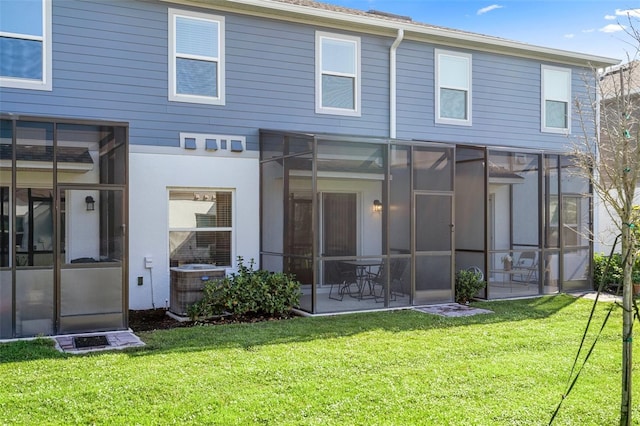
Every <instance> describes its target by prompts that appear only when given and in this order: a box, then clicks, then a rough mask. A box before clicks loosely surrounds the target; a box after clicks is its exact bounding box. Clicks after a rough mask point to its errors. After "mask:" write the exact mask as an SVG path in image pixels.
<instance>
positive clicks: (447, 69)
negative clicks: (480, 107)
mask: <svg viewBox="0 0 640 426" xmlns="http://www.w3.org/2000/svg"><path fill="white" fill-rule="evenodd" d="M435 59H436V66H435V78H436V89H435V100H436V123H441V124H459V125H465V126H470V125H471V55H469V54H466V53H459V52H451V51H447V50H440V49H436V50H435Z"/></svg>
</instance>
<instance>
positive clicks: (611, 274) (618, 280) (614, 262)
mask: <svg viewBox="0 0 640 426" xmlns="http://www.w3.org/2000/svg"><path fill="white" fill-rule="evenodd" d="M608 261H609V256H608V255H605V254H603V253H594V255H593V289H594V290H597V289H598V287H600V283H604V289H605V290H607V291H613V292H615V291H616V290H617V287H618V286H619V285H620V284H622V256H620V253H614V254H613V256H612V257H611V264H610V265H609V269H608V270H607V274H606V276H605V269H607V262H608ZM634 269H635V268H634Z"/></svg>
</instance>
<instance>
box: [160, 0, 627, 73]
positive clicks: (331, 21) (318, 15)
mask: <svg viewBox="0 0 640 426" xmlns="http://www.w3.org/2000/svg"><path fill="white" fill-rule="evenodd" d="M160 1H162V2H166V3H175V4H181V5H186V6H194V7H203V8H211V9H216V10H221V11H228V12H233V13H240V14H245V15H252V16H261V17H266V18H272V19H280V20H286V21H292V22H299V23H306V24H312V25H317V26H322V27H330V28H338V29H343V30H349V31H358V32H365V33H370V34H376V35H383V36H388V37H393V38H395V37H396V36H397V33H398V30H403V31H404V34H405V40H415V41H420V42H428V43H434V44H440V45H444V46H450V47H457V48H461V49H473V50H479V51H484V52H490V53H497V54H503V55H509V56H517V57H522V58H529V59H535V60H542V61H549V62H555V63H562V64H567V65H574V66H580V67H591V68H594V69H598V68H605V67H609V66H612V65H617V64H619V63H620V62H621V60H620V59H615V58H608V57H604V56H597V55H591V54H586V53H579V52H571V51H567V50H561V49H553V48H549V47H543V46H536V45H532V44H528V43H522V42H518V41H512V40H507V39H503V38H499V37H493V36H488V35H484V34H476V33H471V32H465V31H459V30H455V29H449V28H444V27H434V26H429V25H427V24H419V23H414V22H410V21H405V20H401V19H388V18H381V17H379V16H376V15H371V16H366V15H359V14H353V13H348V12H346V11H344V12H343V11H340V10H329V9H322V8H314V7H309V6H303V5H298V4H292V3H285V2H279V1H273V0H160ZM345 10H348V9H345Z"/></svg>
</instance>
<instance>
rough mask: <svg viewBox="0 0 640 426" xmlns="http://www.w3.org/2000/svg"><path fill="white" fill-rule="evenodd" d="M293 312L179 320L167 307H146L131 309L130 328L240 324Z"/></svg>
mask: <svg viewBox="0 0 640 426" xmlns="http://www.w3.org/2000/svg"><path fill="white" fill-rule="evenodd" d="M293 316H294V315H293V314H289V315H281V316H268V315H245V316H234V315H229V316H224V317H217V318H211V319H207V320H198V321H196V322H194V321H177V320H175V319H173V318H171V317H170V316H169V315H167V311H166V310H165V309H144V310H135V311H129V328H131V330H133V331H134V332H137V331H152V330H167V329H171V328H178V327H193V326H194V325H202V324H211V325H216V324H239V323H254V322H262V321H279V320H284V319H289V318H293Z"/></svg>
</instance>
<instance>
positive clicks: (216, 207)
mask: <svg viewBox="0 0 640 426" xmlns="http://www.w3.org/2000/svg"><path fill="white" fill-rule="evenodd" d="M232 215H233V210H232V193H231V192H230V191H215V190H171V191H169V252H170V254H169V258H170V264H171V266H180V265H184V264H190V263H200V264H215V265H217V266H231V260H232V244H231V241H232V240H233V224H232Z"/></svg>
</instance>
